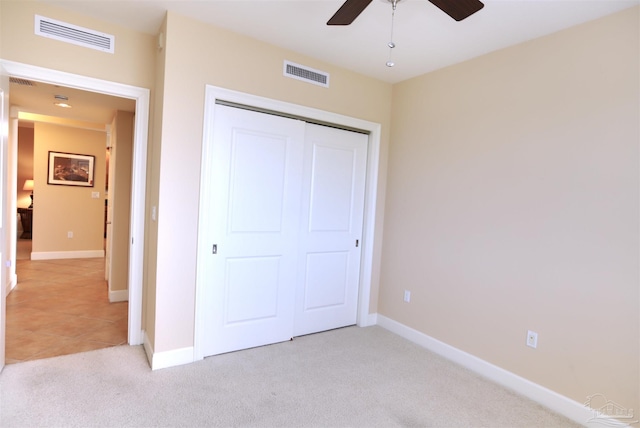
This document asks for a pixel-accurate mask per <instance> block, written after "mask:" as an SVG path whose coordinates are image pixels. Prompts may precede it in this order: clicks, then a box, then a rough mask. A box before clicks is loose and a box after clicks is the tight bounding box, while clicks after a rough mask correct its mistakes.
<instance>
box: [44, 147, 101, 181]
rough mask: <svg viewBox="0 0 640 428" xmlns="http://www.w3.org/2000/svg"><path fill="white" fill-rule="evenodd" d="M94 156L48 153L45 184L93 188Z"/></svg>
mask: <svg viewBox="0 0 640 428" xmlns="http://www.w3.org/2000/svg"><path fill="white" fill-rule="evenodd" d="M94 169H95V156H92V155H81V154H77V153H63V152H52V151H50V152H49V170H48V173H47V184H59V185H62V186H77V187H93V185H94V182H93V174H94Z"/></svg>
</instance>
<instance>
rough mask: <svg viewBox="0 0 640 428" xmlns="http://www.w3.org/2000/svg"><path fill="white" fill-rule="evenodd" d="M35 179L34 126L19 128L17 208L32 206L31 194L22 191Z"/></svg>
mask: <svg viewBox="0 0 640 428" xmlns="http://www.w3.org/2000/svg"><path fill="white" fill-rule="evenodd" d="M29 179H33V126H29V127H26V126H20V127H19V128H18V181H17V186H18V189H17V206H18V207H19V208H27V207H28V206H29V205H31V198H30V197H29V195H30V194H31V192H30V191H28V190H22V187H23V186H24V182H25V180H29Z"/></svg>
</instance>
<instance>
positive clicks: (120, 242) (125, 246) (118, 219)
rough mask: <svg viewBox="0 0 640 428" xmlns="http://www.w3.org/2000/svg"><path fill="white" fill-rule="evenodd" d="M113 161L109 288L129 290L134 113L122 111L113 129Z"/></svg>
mask: <svg viewBox="0 0 640 428" xmlns="http://www.w3.org/2000/svg"><path fill="white" fill-rule="evenodd" d="M111 131H112V133H113V135H112V137H113V138H112V141H113V143H114V144H113V145H112V146H111V162H114V170H115V173H114V175H113V177H112V180H111V188H109V200H110V203H111V204H112V217H111V228H112V235H111V239H112V243H111V245H112V252H111V257H110V263H111V278H110V282H109V285H110V289H109V291H118V290H127V289H128V288H129V287H128V283H129V226H130V224H131V223H130V221H129V220H130V215H131V175H132V160H133V113H129V112H125V111H118V112H117V113H116V117H115V118H114V121H113V127H112V129H111Z"/></svg>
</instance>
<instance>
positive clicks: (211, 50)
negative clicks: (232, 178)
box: [151, 13, 391, 351]
mask: <svg viewBox="0 0 640 428" xmlns="http://www.w3.org/2000/svg"><path fill="white" fill-rule="evenodd" d="M165 34H166V44H165V46H166V48H165V52H164V53H163V54H164V55H166V61H165V62H164V69H163V73H164V81H163V83H162V85H160V83H158V88H162V91H158V94H157V96H158V97H162V98H163V102H162V109H163V110H162V112H159V111H158V110H156V111H157V113H158V114H159V116H156V120H157V123H160V122H161V125H160V124H159V126H161V131H160V132H161V147H162V150H161V153H160V154H159V156H160V157H159V165H157V166H156V165H154V169H155V168H159V177H158V178H159V187H158V196H157V198H158V199H157V204H158V215H159V217H158V224H157V228H158V234H157V240H158V241H157V242H158V252H157V260H156V263H157V264H156V266H157V267H156V271H155V276H156V281H155V285H156V289H155V298H156V305H155V311H156V314H155V319H154V322H155V337H154V338H153V339H154V349H155V350H156V351H168V350H172V349H179V348H184V347H190V346H193V333H194V307H195V295H194V292H195V274H196V243H197V232H198V231H197V221H198V216H197V215H198V213H197V206H198V201H199V180H200V161H201V146H202V128H203V122H202V120H203V114H204V110H203V109H204V94H205V92H204V90H205V85H206V84H210V85H215V86H221V87H224V88H227V89H233V90H238V91H241V92H247V93H251V94H254V95H260V96H264V97H268V98H273V99H277V100H283V101H286V102H291V103H296V104H300V105H304V106H310V107H315V108H318V109H322V110H328V111H332V112H337V113H342V114H345V115H348V116H352V117H357V118H360V119H365V120H369V121H372V122H378V123H381V124H382V126H383V136H382V145H383V147H384V149H383V152H384V153H386V146H387V145H388V132H389V118H390V110H389V108H390V102H391V85H389V84H386V83H382V82H379V81H376V80H374V79H370V78H366V77H363V76H361V75H357V74H354V73H351V72H347V71H344V70H341V69H338V68H336V67H332V66H330V65H328V64H323V63H320V62H318V61H316V60H312V59H310V58H305V57H302V56H300V55H297V54H294V53H292V52H289V51H286V50H283V49H279V48H276V47H273V46H270V45H267V44H265V43H262V42H259V41H256V40H254V39H250V38H247V37H244V36H240V35H237V34H235V33H232V32H229V31H226V30H222V29H218V28H215V27H212V26H210V25H206V24H203V23H200V22H197V21H194V20H191V19H188V18H184V17H182V16H179V15H177V14H173V13H169V14H168V17H167V26H166V32H165ZM285 59H288V60H291V61H294V62H296V63H300V64H304V65H307V66H309V67H312V68H315V69H320V70H325V71H327V72H329V73H331V88H330V89H326V88H322V87H319V86H315V85H310V84H306V83H303V82H300V81H297V80H293V79H288V78H285V77H283V76H282V65H283V61H284V60H285ZM154 146H155V147H156V148H157V147H158V144H157V142H154ZM383 156H384V155H383ZM384 163H385V158H383V159H382V164H384ZM381 182H382V183H384V168H383V173H382V174H381ZM380 196H381V198H380V201H381V202H380V206H379V209H378V215H379V219H381V218H382V203H383V201H384V192H383V191H381V193H380ZM151 203H152V204H155V201H152V202H151ZM380 227H381V222H380V224H379V225H378V228H380ZM377 245H380V244H379V243H378V244H377ZM376 266H378V263H376ZM376 279H377V276H376ZM373 295H374V298H375V296H376V295H377V283H376V284H374V290H373ZM373 310H375V306H374V309H373Z"/></svg>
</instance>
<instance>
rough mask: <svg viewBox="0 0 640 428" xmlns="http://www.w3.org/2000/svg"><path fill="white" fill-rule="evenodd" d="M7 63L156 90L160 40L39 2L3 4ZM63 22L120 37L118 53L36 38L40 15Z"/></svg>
mask: <svg viewBox="0 0 640 428" xmlns="http://www.w3.org/2000/svg"><path fill="white" fill-rule="evenodd" d="M0 3H1V6H0V7H1V8H2V25H0V45H1V47H0V52H2V59H5V60H11V61H17V62H23V63H26V64H31V65H37V66H40V67H46V68H51V69H54V70H60V71H66V72H69V73H74V74H81V75H84V76H90V77H95V78H98V79H104V80H109V81H114V82H120V83H126V84H128V85H134V86H140V87H143V88H152V87H153V80H154V75H153V61H154V55H155V46H156V38H155V37H154V36H152V35H148V34H141V33H138V32H135V31H132V30H129V29H126V28H123V27H120V26H118V25H113V24H108V23H105V22H103V21H100V20H97V19H93V18H90V17H87V16H83V15H78V14H75V13H71V12H68V11H66V10H64V9H61V8H57V7H53V6H49V5H46V4H42V3H39V2H37V1H23V0H2V1H1V2H0ZM36 14H38V15H42V16H45V17H47V18H52V19H57V20H60V21H63V22H68V23H69V24H74V25H79V26H81V27H86V28H91V29H93V30H97V31H102V32H104V33H107V34H112V35H114V36H115V43H114V45H115V53H114V54H110V53H105V52H101V51H98V50H94V49H87V48H84V47H81V46H76V45H72V44H68V43H64V42H60V41H57V40H53V39H49V38H46V37H41V36H37V35H35V34H34V15H36Z"/></svg>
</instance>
